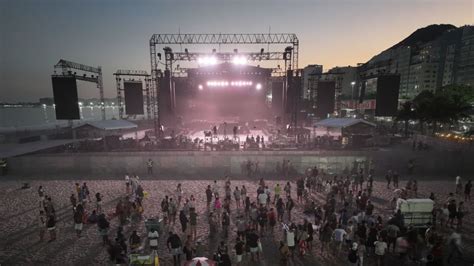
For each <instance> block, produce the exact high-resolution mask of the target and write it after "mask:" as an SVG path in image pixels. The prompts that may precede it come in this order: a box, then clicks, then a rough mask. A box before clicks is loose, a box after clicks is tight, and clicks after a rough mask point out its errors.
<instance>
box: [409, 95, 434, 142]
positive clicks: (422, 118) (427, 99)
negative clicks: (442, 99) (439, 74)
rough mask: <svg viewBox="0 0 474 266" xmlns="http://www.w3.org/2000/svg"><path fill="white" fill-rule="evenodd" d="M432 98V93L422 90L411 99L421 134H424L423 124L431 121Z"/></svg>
mask: <svg viewBox="0 0 474 266" xmlns="http://www.w3.org/2000/svg"><path fill="white" fill-rule="evenodd" d="M433 98H434V94H433V92H431V91H428V90H424V91H422V92H420V93H419V94H418V95H417V96H416V97H415V98H414V99H413V105H414V109H415V114H416V115H415V116H416V118H417V119H418V121H419V123H420V132H421V134H424V127H423V125H424V123H425V122H428V121H430V120H431V110H432V109H431V108H432V105H433V104H432V102H433Z"/></svg>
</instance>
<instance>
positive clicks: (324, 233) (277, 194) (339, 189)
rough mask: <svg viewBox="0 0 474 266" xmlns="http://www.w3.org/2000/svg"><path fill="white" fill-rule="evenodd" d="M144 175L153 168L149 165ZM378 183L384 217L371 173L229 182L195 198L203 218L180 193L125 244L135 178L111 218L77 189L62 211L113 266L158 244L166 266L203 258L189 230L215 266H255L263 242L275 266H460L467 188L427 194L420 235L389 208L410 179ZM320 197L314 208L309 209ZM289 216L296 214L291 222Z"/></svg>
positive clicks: (134, 210)
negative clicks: (385, 205)
mask: <svg viewBox="0 0 474 266" xmlns="http://www.w3.org/2000/svg"><path fill="white" fill-rule="evenodd" d="M147 165H148V166H149V167H150V168H152V166H153V165H152V163H148V164H147ZM149 170H150V171H152V169H149ZM149 173H150V172H149ZM385 178H386V181H387V186H386V188H385V186H383V188H380V187H379V189H389V190H392V189H393V190H394V191H393V194H394V195H395V196H394V199H393V200H392V204H391V206H390V208H391V213H392V215H390V216H389V217H387V216H386V215H384V212H383V210H377V209H376V208H375V206H374V204H373V203H372V200H373V197H374V196H373V194H374V177H373V175H372V171H363V170H361V171H358V172H357V173H353V174H352V175H350V174H349V175H344V176H337V175H336V176H329V175H328V174H325V173H324V172H323V171H321V169H317V168H316V167H314V168H312V169H310V170H309V171H308V172H307V175H306V176H305V177H300V178H298V179H297V180H296V182H291V181H285V182H282V183H281V184H280V183H278V182H277V183H275V185H274V186H273V187H270V186H269V185H268V184H267V182H265V180H264V179H260V180H259V181H258V186H257V190H256V194H254V193H251V192H250V191H248V188H247V187H245V185H242V186H240V187H239V186H233V185H232V181H231V180H230V178H228V177H226V179H225V182H224V185H222V183H221V182H222V181H221V182H218V181H217V180H215V181H214V182H212V183H211V184H209V185H208V186H207V187H206V189H205V191H203V193H204V194H205V195H206V207H205V208H206V209H205V210H198V209H197V208H198V204H197V202H196V198H195V196H194V195H192V194H189V193H186V191H185V188H184V186H183V185H182V184H181V183H180V184H178V185H177V186H176V188H175V189H174V191H172V192H171V193H166V194H163V195H160V197H162V200H161V202H160V203H159V204H160V207H161V208H160V209H161V213H160V214H159V216H160V217H161V218H162V224H161V225H160V228H159V230H157V229H156V228H147V232H146V233H145V234H144V235H142V234H141V233H140V232H138V231H137V230H132V231H131V232H128V234H129V236H128V237H126V236H125V235H126V234H127V233H126V231H125V230H124V227H125V226H127V225H136V224H137V223H138V222H140V221H143V213H144V211H145V210H144V209H143V201H144V200H145V198H146V196H147V192H146V191H145V190H144V188H143V187H142V185H141V182H140V179H139V177H138V176H136V175H131V176H130V175H128V174H127V175H126V176H125V189H124V194H123V196H121V197H120V198H119V199H117V203H116V205H115V209H114V210H113V211H112V212H110V213H107V211H106V209H107V208H104V206H103V196H102V195H101V193H100V192H96V193H95V197H91V194H92V193H91V191H90V190H89V187H88V186H87V183H85V182H84V183H83V184H79V183H75V187H74V193H72V194H71V196H70V203H71V209H72V219H73V221H74V230H75V234H76V236H77V238H80V237H81V233H82V230H83V226H84V225H96V226H97V229H98V234H99V236H100V238H101V242H102V244H103V245H104V246H105V247H107V250H108V253H109V255H110V259H111V260H112V261H113V262H115V263H117V264H124V263H127V261H128V259H129V255H130V254H133V253H146V252H149V251H151V252H153V254H154V255H155V256H157V257H158V249H159V239H160V238H161V237H162V236H163V235H167V240H166V246H167V248H168V250H169V252H170V254H169V256H172V257H173V262H174V265H181V263H182V262H183V261H189V260H191V259H192V258H194V257H201V256H209V252H207V253H206V252H205V250H206V247H205V245H203V243H202V238H200V237H199V236H198V234H197V229H196V228H197V226H198V225H202V224H205V223H207V224H208V226H209V238H211V239H213V240H215V243H219V245H218V247H217V249H215V250H211V253H212V254H213V259H214V260H215V261H217V263H218V265H231V264H232V263H236V264H237V265H243V264H244V263H245V262H247V261H260V260H264V259H265V257H264V256H263V254H264V249H265V248H266V247H265V245H262V242H263V241H264V240H268V239H271V240H273V241H277V242H278V243H279V245H278V251H277V252H278V253H279V254H280V265H288V263H289V262H290V261H292V260H298V259H302V258H303V259H304V257H306V256H308V255H309V256H311V255H310V254H313V255H314V254H318V253H319V254H318V255H320V256H321V257H323V258H324V257H330V256H334V255H335V256H338V257H339V258H345V260H347V262H348V263H349V264H351V265H365V264H367V263H366V262H365V261H366V260H367V259H368V258H369V260H370V261H372V262H373V263H376V264H377V265H384V263H385V262H386V260H387V256H389V257H390V260H397V261H399V263H400V265H406V264H407V263H408V262H413V263H422V262H423V263H426V265H443V262H444V261H446V260H447V261H448V262H451V261H453V260H460V259H462V253H463V252H462V241H461V232H462V230H463V227H462V226H463V223H462V220H463V217H464V215H465V214H466V210H465V207H464V202H463V201H469V202H470V191H471V188H472V184H471V181H470V180H469V181H468V182H466V184H465V185H463V183H462V180H461V178H460V177H457V178H456V185H455V192H453V193H450V194H449V195H448V197H447V200H444V197H445V196H444V195H435V194H434V193H431V195H430V196H429V198H430V199H431V200H433V201H434V202H435V208H434V210H433V216H432V219H431V220H430V222H429V223H427V224H426V228H427V229H426V228H424V229H420V228H418V227H414V226H412V225H410V224H405V218H404V215H403V213H402V212H401V210H400V208H399V206H398V203H397V202H399V201H398V199H407V198H416V197H418V196H419V195H418V183H417V181H416V180H414V179H410V180H408V181H407V182H406V184H405V186H404V187H400V183H399V181H400V177H399V175H398V173H397V172H395V171H388V172H387V174H386V176H385ZM463 188H464V191H463ZM295 192H296V194H295ZM252 195H256V197H254V196H252ZM38 196H39V202H40V213H39V225H40V226H39V228H40V231H39V235H40V240H41V241H43V240H44V238H45V233H46V231H48V232H49V241H54V240H55V239H56V221H57V217H56V211H55V207H54V203H53V200H52V198H51V196H50V195H47V193H46V189H45V188H43V187H42V186H39V188H38ZM321 197H323V198H324V200H323V201H321V200H318V198H321ZM438 197H439V198H438ZM297 206H299V208H296V207H297ZM203 211H204V212H203ZM297 211H298V212H302V213H298V215H294V214H295V212H297ZM202 213H204V215H202ZM295 217H297V218H295ZM115 218H116V219H117V220H118V227H117V228H116V229H115V230H116V234H115V237H114V238H112V239H113V240H110V236H111V235H114V234H112V233H111V231H112V229H111V219H115ZM177 222H178V223H177ZM164 230H167V231H166V232H165V231H164ZM129 231H130V230H129ZM316 246H318V248H317V249H316V248H315V247H316ZM446 248H447V249H446ZM445 250H447V253H445ZM159 255H160V256H167V255H166V254H159Z"/></svg>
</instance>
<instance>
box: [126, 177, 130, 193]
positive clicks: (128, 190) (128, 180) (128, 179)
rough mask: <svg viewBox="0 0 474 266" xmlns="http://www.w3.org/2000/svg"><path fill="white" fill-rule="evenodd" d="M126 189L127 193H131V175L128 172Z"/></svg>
mask: <svg viewBox="0 0 474 266" xmlns="http://www.w3.org/2000/svg"><path fill="white" fill-rule="evenodd" d="M125 189H126V190H125V191H126V192H127V194H129V193H130V176H128V174H126V175H125Z"/></svg>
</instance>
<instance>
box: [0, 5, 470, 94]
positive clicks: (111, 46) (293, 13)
mask: <svg viewBox="0 0 474 266" xmlns="http://www.w3.org/2000/svg"><path fill="white" fill-rule="evenodd" d="M473 21H474V6H473V1H471V0H452V1H442V0H398V1H396V0H387V1H376V0H362V1H358V0H337V1H322V0H320V1H318V0H317V1H309V0H308V1H306V0H304V1H303V0H296V1H281V0H273V1H271V0H262V1H255V2H254V1H250V0H238V1H237V0H229V1H225V0H221V1H215V0H204V1H185V0H175V1H171V0H170V1H128V0H124V1H112V0H104V1H91V0H84V1H72V0H63V1H53V0H43V1H34V0H27V1H26V0H6V1H2V2H1V3H0V34H1V37H0V39H1V42H0V49H1V53H2V54H1V56H0V101H5V102H17V101H38V99H39V98H42V97H51V95H52V88H51V78H50V75H51V74H52V72H53V65H54V64H55V63H56V62H57V61H58V60H59V59H61V58H64V59H68V60H72V61H76V62H79V63H83V64H87V65H92V66H97V65H100V66H102V68H103V69H104V87H105V96H106V97H108V98H113V97H115V96H116V95H115V94H116V91H115V79H114V77H113V75H112V73H113V72H114V71H115V70H117V69H143V70H147V71H150V59H149V46H148V41H149V38H150V36H151V35H152V34H153V33H178V32H181V33H219V32H221V33H228V32H229V33H234V32H235V33H240V32H243V33H247V32H248V33H260V32H263V33H265V32H269V30H270V31H271V32H274V33H278V32H290V33H296V34H297V36H298V38H299V40H300V63H299V67H300V68H302V67H304V66H306V65H308V64H321V65H323V66H324V71H326V70H328V69H329V68H331V67H334V66H347V65H353V66H354V65H356V64H357V63H364V62H366V61H368V60H369V59H370V58H371V57H372V56H374V55H376V54H378V53H380V52H381V51H383V50H385V49H387V48H389V47H390V46H392V45H394V44H395V43H398V42H399V41H401V40H402V39H404V38H405V37H407V36H408V35H410V34H411V33H412V32H414V31H415V30H417V29H418V28H421V27H425V26H428V25H430V24H453V25H455V26H457V27H459V26H463V25H466V24H472V23H473ZM79 88H80V92H79V97H81V98H92V97H98V92H97V90H96V89H95V88H94V86H92V85H91V84H85V83H82V82H81V83H80V84H79Z"/></svg>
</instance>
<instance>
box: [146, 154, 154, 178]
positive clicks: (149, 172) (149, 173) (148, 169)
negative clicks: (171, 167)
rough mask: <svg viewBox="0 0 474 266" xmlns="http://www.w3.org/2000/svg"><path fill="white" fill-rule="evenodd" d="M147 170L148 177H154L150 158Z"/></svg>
mask: <svg viewBox="0 0 474 266" xmlns="http://www.w3.org/2000/svg"><path fill="white" fill-rule="evenodd" d="M146 168H147V173H148V175H153V161H152V160H151V158H148V161H147V162H146Z"/></svg>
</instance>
